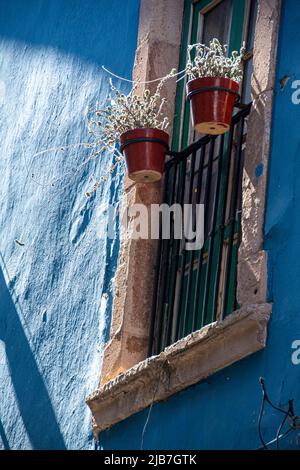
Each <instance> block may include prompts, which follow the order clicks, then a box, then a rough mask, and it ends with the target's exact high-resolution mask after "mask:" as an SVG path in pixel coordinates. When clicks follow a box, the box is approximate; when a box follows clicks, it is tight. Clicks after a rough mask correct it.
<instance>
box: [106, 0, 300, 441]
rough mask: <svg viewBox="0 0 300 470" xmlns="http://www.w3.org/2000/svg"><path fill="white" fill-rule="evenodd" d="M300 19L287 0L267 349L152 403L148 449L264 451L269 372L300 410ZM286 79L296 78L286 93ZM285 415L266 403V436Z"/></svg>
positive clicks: (130, 428) (135, 426)
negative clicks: (299, 357) (299, 96)
mask: <svg viewBox="0 0 300 470" xmlns="http://www.w3.org/2000/svg"><path fill="white" fill-rule="evenodd" d="M299 23H300V11H299V6H298V2H297V1H295V0H284V1H283V11H282V18H281V33H280V42H279V51H278V69H277V78H276V91H275V106H274V110H273V114H274V121H273V129H272V148H271V157H270V167H269V168H270V171H269V186H268V197H267V212H266V224H265V247H264V248H265V249H266V250H267V251H268V259H269V268H268V269H269V300H270V301H272V302H273V303H274V304H273V313H272V318H271V322H270V327H269V337H268V343H267V348H266V349H265V350H264V351H263V352H259V353H256V354H255V355H253V356H252V357H249V358H247V359H245V360H242V361H240V362H239V363H236V364H235V365H234V366H231V367H229V368H227V369H225V370H224V371H222V372H220V373H218V374H215V375H214V376H212V377H210V378H209V380H206V381H204V382H202V383H200V384H198V385H196V386H194V387H191V388H189V389H187V390H186V391H184V392H181V393H179V394H177V395H175V396H173V397H172V398H171V399H169V400H168V401H166V402H164V403H160V404H157V405H155V406H153V408H152V410H151V414H150V418H149V421H148V425H147V427H146V429H145V433H144V448H149V449H153V448H154V449H155V448H159V449H172V448H173V449H216V448H217V449H255V448H258V447H259V446H260V442H259V439H258V431H257V418H258V414H259V408H260V400H261V392H260V386H259V382H258V380H259V377H260V376H264V377H265V379H266V383H267V389H268V392H269V395H270V398H271V399H272V400H273V401H274V402H275V403H276V404H279V405H281V406H283V405H285V404H286V403H287V401H288V399H290V398H294V399H295V403H294V404H295V411H296V413H297V414H300V365H298V366H297V365H293V364H292V362H291V355H292V353H293V350H292V349H291V345H292V342H293V341H294V340H297V339H298V340H300V314H299V313H300V312H299V305H300V289H299V283H300V264H299V260H300V238H299V233H300V220H299V217H298V214H299V213H300V136H299V129H298V127H299V126H298V122H299V119H300V105H294V104H292V101H291V96H292V93H293V91H294V90H293V89H292V87H291V86H292V82H293V80H296V79H297V80H300V63H299V41H298V39H300V32H299ZM285 76H289V77H291V78H290V80H289V81H288V82H287V83H286V85H285V87H284V89H283V90H281V88H280V81H281V79H282V78H284V77H285ZM284 82H285V80H284V81H283V82H282V83H284ZM260 176H261V172H259V171H258V172H257V177H258V178H259V177H260ZM148 413H149V409H147V410H145V411H143V412H140V413H138V414H137V415H135V416H133V417H131V418H129V419H127V420H126V421H124V422H122V423H119V424H118V425H116V426H114V427H113V428H112V429H111V430H109V431H107V432H104V433H102V434H101V436H100V439H101V445H102V446H103V448H105V449H111V448H127V449H129V448H140V446H141V442H142V433H143V428H144V425H145V422H146V420H147V416H148ZM281 419H282V416H280V415H278V413H276V412H272V411H271V410H270V408H268V406H267V407H266V414H265V416H264V420H263V433H264V435H265V439H266V440H269V439H272V438H274V437H275V435H276V431H277V428H278V425H279V423H280V422H281ZM296 438H297V434H295V433H293V434H291V435H290V437H289V438H288V439H286V440H285V441H282V442H281V446H282V448H298V447H299V444H298V441H297V439H296Z"/></svg>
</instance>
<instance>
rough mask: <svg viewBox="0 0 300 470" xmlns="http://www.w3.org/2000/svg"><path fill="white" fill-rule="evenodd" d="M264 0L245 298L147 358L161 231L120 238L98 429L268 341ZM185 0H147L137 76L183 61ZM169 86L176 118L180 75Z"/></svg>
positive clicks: (268, 103) (274, 1) (246, 207)
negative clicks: (156, 235) (143, 237)
mask: <svg viewBox="0 0 300 470" xmlns="http://www.w3.org/2000/svg"><path fill="white" fill-rule="evenodd" d="M258 3H259V5H258V13H257V22H256V30H255V41H254V59H253V68H254V72H253V77H252V82H251V85H252V96H253V106H252V109H251V113H250V116H249V120H248V134H247V148H246V154H245V164H244V172H243V208H242V209H243V212H242V240H241V245H240V247H239V254H238V275H237V298H238V303H239V305H240V306H241V308H240V309H239V310H238V311H236V312H234V313H232V314H231V315H230V316H229V317H227V318H226V319H225V320H223V321H217V322H214V323H213V324H211V325H207V326H205V327H203V328H202V329H201V330H199V331H196V332H194V333H192V334H190V335H189V336H187V337H186V338H183V339H181V340H179V341H178V342H177V343H175V344H173V345H171V346H169V347H168V348H166V349H165V350H164V351H163V352H162V353H160V354H159V355H158V356H153V357H151V358H147V346H148V334H149V326H150V325H149V319H150V312H151V305H152V295H153V294H152V292H153V279H154V270H155V259H156V256H155V253H156V248H157V244H156V241H155V240H154V241H153V240H130V239H127V240H123V241H122V243H121V248H120V255H119V264H118V270H117V275H116V283H115V299H114V306H113V317H112V324H111V333H110V340H109V342H108V343H107V345H106V347H105V351H104V359H103V365H102V373H101V381H100V384H99V388H98V389H97V390H96V391H95V392H94V393H92V394H91V395H90V396H89V397H87V400H86V401H87V404H88V406H89V407H90V409H91V411H92V417H93V431H94V434H95V436H97V435H98V434H99V432H100V431H103V430H105V429H107V428H109V427H111V426H112V425H114V424H116V423H117V422H119V421H121V420H124V419H126V418H128V417H129V416H131V415H132V414H134V413H137V412H138V411H140V410H142V409H144V408H146V407H147V406H149V405H151V404H152V403H156V402H158V401H161V400H164V399H166V398H167V397H169V396H171V395H172V394H174V393H176V392H178V391H180V390H183V389H184V388H186V387H188V386H190V385H192V384H195V383H197V382H199V381H200V380H202V379H204V378H206V377H208V376H209V375H211V374H213V373H215V372H217V371H218V370H221V369H223V368H224V367H227V366H229V365H230V364H233V363H234V362H236V361H238V360H240V359H242V358H245V357H246V356H248V355H249V354H252V353H254V352H256V351H259V350H261V349H263V348H264V347H265V346H266V339H267V325H268V321H269V318H270V315H271V304H269V303H267V255H266V252H265V251H264V250H263V224H264V213H265V197H266V186H267V174H268V160H269V152H270V133H271V118H272V100H273V91H274V82H275V71H276V52H277V42H278V32H279V21H280V9H281V0H269V1H268V2H266V1H264V0H258ZM183 5H184V0H175V1H174V0H164V1H163V2H162V1H161V0H141V9H140V19H139V34H138V44H139V46H138V49H137V53H136V58H135V64H134V77H139V78H140V79H141V81H146V80H152V79H154V78H156V77H160V76H163V75H165V74H166V73H167V72H168V71H169V70H170V69H171V68H173V67H176V68H177V67H178V59H179V51H180V44H181V27H182V14H183ZM266 32H267V34H266ZM141 87H142V85H141ZM142 88H143V87H142ZM166 91H167V99H168V109H167V111H168V115H169V117H170V121H171V122H172V118H173V114H174V103H175V94H176V83H175V81H173V82H172V83H171V82H170V83H169V84H168V89H167V90H166ZM257 169H260V171H259V172H258V171H257ZM258 174H259V176H258ZM124 193H125V197H124V201H125V202H124V203H126V204H127V205H130V204H134V203H143V204H146V205H150V204H152V203H159V202H161V184H159V183H155V184H151V185H144V184H134V183H132V182H130V181H129V180H128V179H126V180H125V183H124ZM187 364H188V366H187Z"/></svg>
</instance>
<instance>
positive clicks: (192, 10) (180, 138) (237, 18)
mask: <svg viewBox="0 0 300 470" xmlns="http://www.w3.org/2000/svg"><path fill="white" fill-rule="evenodd" d="M246 2H247V0H233V1H232V20H231V28H230V34H229V37H230V40H229V51H232V50H239V49H240V47H241V44H242V39H243V29H244V17H245V11H246ZM215 4H216V2H215V1H212V0H199V1H197V2H195V1H194V0H185V6H184V15H183V32H182V43H181V52H180V64H179V70H183V69H184V68H185V63H186V50H187V45H188V44H193V43H195V42H197V34H198V27H199V14H200V13H201V12H202V11H203V9H205V10H206V9H207V7H209V6H210V5H212V6H213V5H215ZM189 128H190V107H189V102H188V101H187V100H186V98H185V81H184V80H181V81H179V83H178V86H177V92H176V103H175V117H174V127H173V129H174V130H173V140H172V148H173V149H174V150H180V149H183V148H185V147H186V146H187V145H188V136H189ZM226 141H227V138H226V139H225V146H224V154H223V166H222V169H221V187H220V197H219V201H218V205H219V211H218V215H217V226H219V224H220V217H221V210H220V208H221V207H222V204H223V201H224V197H225V196H224V194H225V190H226V188H225V181H224V177H222V176H223V175H224V174H225V172H224V169H225V168H226V165H228V159H229V157H230V155H229V154H228V152H227V150H226ZM180 170H181V171H180V173H179V178H184V177H185V172H184V169H183V168H181V169H180ZM239 233H240V220H239V221H237V222H236V224H235V234H236V237H235V244H234V248H233V252H232V264H231V265H232V268H231V272H230V288H229V292H230V295H229V301H228V305H227V309H226V312H224V315H225V316H226V315H228V314H229V313H231V312H232V311H233V309H234V308H235V307H236V300H235V290H236V286H235V284H236V265H237V254H238V239H239ZM220 236H221V235H220V232H219V231H218V232H217V233H216V236H215V243H214V246H215V247H217V246H218V244H219V241H220ZM227 238H228V230H225V233H224V235H223V244H224V245H226V239H227ZM208 248H209V247H208V243H207V242H206V243H205V245H204V247H203V250H204V258H205V254H206V253H207V252H208ZM190 256H191V254H189V255H188V256H187V259H186V262H187V264H188V263H189V261H190ZM197 258H198V254H197V255H196V256H195V260H196V259H197ZM181 260H182V256H181V257H180V260H179V268H180V269H186V266H182V263H181ZM187 264H186V265H187ZM217 264H218V259H217V251H216V249H213V253H212V274H211V279H210V286H209V298H208V309H207V311H208V314H207V317H206V322H205V323H210V322H211V321H212V297H213V291H214V283H215V273H216V267H217ZM170 271H171V272H170V273H169V276H173V275H174V273H172V266H171V269H170ZM205 276H206V263H205V262H204V263H203V268H202V274H201V287H200V293H201V294H200V304H199V312H201V311H202V300H203V295H202V294H203V293H204V289H205ZM195 277H196V274H195V271H194V278H195ZM194 278H193V279H192V287H191V288H192V298H193V295H194V285H195V279H194ZM186 284H187V282H186V280H185V288H184V296H183V302H182V309H184V305H185V299H186V294H187V286H186ZM181 313H182V312H181ZM190 317H192V315H190ZM181 318H183V315H182V314H181ZM198 318H199V324H198V325H197V329H198V328H201V327H202V326H203V322H202V321H201V314H200V315H199V317H198ZM192 329H193V326H192V318H190V320H189V322H188V333H190V332H191V331H192ZM183 336H184V331H183V324H182V322H181V325H180V335H179V337H183Z"/></svg>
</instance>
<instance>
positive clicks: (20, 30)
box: [0, 0, 139, 74]
mask: <svg viewBox="0 0 300 470" xmlns="http://www.w3.org/2000/svg"><path fill="white" fill-rule="evenodd" d="M122 3H123V2H121V0H90V1H81V0H75V1H74V0H73V1H57V0H47V1H45V0H26V1H24V0H13V1H11V2H1V1H0V37H1V38H3V39H8V40H14V41H16V40H17V41H23V42H24V43H25V44H26V48H32V46H37V47H51V48H55V49H56V50H59V51H60V52H62V53H64V54H71V55H72V56H76V57H78V58H80V59H81V60H86V61H88V62H91V63H93V64H98V65H99V66H101V65H102V64H105V65H106V66H108V67H113V68H115V67H117V72H118V73H125V74H126V73H128V72H129V73H130V70H128V63H131V60H130V59H129V57H128V59H129V60H128V62H127V61H126V60H125V61H124V50H123V49H122V48H121V47H119V48H116V44H123V43H124V42H125V43H128V42H130V41H133V40H134V41H135V36H136V30H135V29H136V27H133V26H132V23H133V18H135V12H136V11H138V8H139V0H130V1H128V0H127V3H128V7H125V8H124V5H121V4H122ZM125 3H126V2H125ZM16 12H18V13H17V14H16ZM112 12H113V14H112ZM101 16H102V17H103V18H105V20H103V21H101V23H100V25H99V19H100V18H101ZM45 18H47V21H45ZM111 31H114V34H111ZM133 38H134V39H133ZM112 51H113V52H112Z"/></svg>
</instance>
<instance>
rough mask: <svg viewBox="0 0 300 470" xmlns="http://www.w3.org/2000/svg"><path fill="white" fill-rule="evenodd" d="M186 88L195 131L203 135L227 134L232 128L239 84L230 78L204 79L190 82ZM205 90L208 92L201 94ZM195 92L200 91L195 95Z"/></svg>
mask: <svg viewBox="0 0 300 470" xmlns="http://www.w3.org/2000/svg"><path fill="white" fill-rule="evenodd" d="M211 87H223V88H226V89H228V91H227V90H226V91H223V90H213V89H210V88H211ZM186 88H187V95H188V98H189V99H190V101H191V110H192V122H193V127H194V128H195V130H196V131H197V132H199V133H201V134H212V135H218V134H225V132H227V131H228V129H229V127H230V122H231V116H232V111H233V107H234V104H235V101H236V99H237V96H238V91H239V84H238V83H237V82H235V81H233V80H230V79H229V78H223V77H204V78H196V79H195V80H190V81H189V82H188V83H187V85H186ZM203 88H208V90H206V91H202V92H201V89H203ZM195 90H200V91H199V92H198V93H197V92H195V93H194V94H193V91H195Z"/></svg>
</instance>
